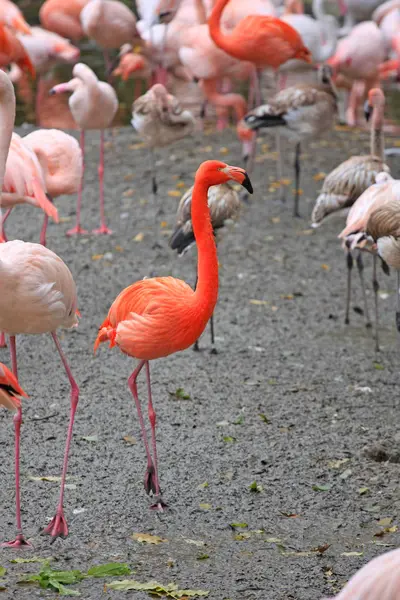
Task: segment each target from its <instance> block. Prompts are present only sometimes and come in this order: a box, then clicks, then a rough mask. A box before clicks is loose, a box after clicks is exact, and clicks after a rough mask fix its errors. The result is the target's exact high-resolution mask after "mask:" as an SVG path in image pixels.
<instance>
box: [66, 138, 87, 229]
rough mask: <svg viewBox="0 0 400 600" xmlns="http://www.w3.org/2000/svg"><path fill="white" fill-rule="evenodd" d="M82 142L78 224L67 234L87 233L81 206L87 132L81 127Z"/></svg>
mask: <svg viewBox="0 0 400 600" xmlns="http://www.w3.org/2000/svg"><path fill="white" fill-rule="evenodd" d="M80 144H81V150H82V179H81V181H80V184H79V190H78V198H77V201H76V225H75V227H73V228H72V229H70V230H69V231H67V235H77V234H78V235H79V234H84V233H87V231H86V229H82V227H81V206H82V193H83V180H84V176H85V132H84V130H83V129H81V137H80Z"/></svg>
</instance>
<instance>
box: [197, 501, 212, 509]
mask: <svg viewBox="0 0 400 600" xmlns="http://www.w3.org/2000/svg"><path fill="white" fill-rule="evenodd" d="M199 507H200V508H201V509H202V510H210V509H211V508H212V506H211V504H208V503H207V502H200V504H199Z"/></svg>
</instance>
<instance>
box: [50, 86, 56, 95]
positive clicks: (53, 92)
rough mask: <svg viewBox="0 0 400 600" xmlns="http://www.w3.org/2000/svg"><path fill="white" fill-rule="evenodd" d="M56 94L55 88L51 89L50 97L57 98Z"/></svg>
mask: <svg viewBox="0 0 400 600" xmlns="http://www.w3.org/2000/svg"><path fill="white" fill-rule="evenodd" d="M55 95H56V92H55V90H54V89H53V88H51V90H50V91H49V96H55Z"/></svg>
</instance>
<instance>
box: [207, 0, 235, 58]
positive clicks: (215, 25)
mask: <svg viewBox="0 0 400 600" xmlns="http://www.w3.org/2000/svg"><path fill="white" fill-rule="evenodd" d="M228 2H229V0H217V1H216V3H215V4H214V8H213V9H212V11H211V15H210V17H209V19H208V27H209V30H210V36H211V39H212V40H213V42H214V43H215V44H216V45H217V46H219V47H220V48H222V50H225V51H226V52H227V53H228V54H230V52H229V50H230V49H231V46H232V44H231V40H230V39H229V38H230V37H231V36H229V35H228V36H226V35H224V34H223V33H222V31H221V17H222V13H223V11H224V8H225V6H226V5H227V4H228Z"/></svg>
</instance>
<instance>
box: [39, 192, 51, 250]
mask: <svg viewBox="0 0 400 600" xmlns="http://www.w3.org/2000/svg"><path fill="white" fill-rule="evenodd" d="M46 196H47V198H48V200H50V202H53V198H52V197H51V196H50V194H46ZM48 225H49V215H46V214H45V215H44V219H43V225H42V230H41V232H40V243H41V244H42V246H46V233H47V227H48Z"/></svg>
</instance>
